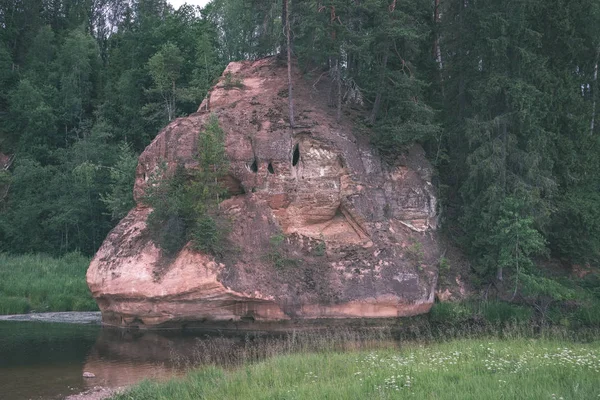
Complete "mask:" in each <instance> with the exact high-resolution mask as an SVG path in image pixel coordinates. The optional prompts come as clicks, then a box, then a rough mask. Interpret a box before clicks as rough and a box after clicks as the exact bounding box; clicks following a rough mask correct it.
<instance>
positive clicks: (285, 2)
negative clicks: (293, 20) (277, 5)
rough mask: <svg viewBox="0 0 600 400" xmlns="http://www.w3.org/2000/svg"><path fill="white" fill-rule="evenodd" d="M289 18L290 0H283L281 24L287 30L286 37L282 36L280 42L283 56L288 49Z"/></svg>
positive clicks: (280, 52) (280, 50)
mask: <svg viewBox="0 0 600 400" xmlns="http://www.w3.org/2000/svg"><path fill="white" fill-rule="evenodd" d="M287 20H288V0H283V4H281V26H282V27H283V28H284V29H285V30H286V31H285V32H286V33H285V37H282V38H281V43H280V44H279V47H280V48H279V54H280V55H281V57H282V58H283V54H284V51H285V50H286V49H287V44H286V41H287V37H288V33H287Z"/></svg>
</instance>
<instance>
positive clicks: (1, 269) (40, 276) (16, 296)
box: [0, 253, 98, 315]
mask: <svg viewBox="0 0 600 400" xmlns="http://www.w3.org/2000/svg"><path fill="white" fill-rule="evenodd" d="M89 263H90V259H89V258H88V257H85V256H83V255H81V254H78V253H71V254H66V255H64V256H63V257H60V258H56V257H51V256H47V255H44V254H33V255H8V254H4V253H0V315H9V314H27V313H30V312H33V313H41V312H59V311H97V310H98V306H97V305H96V302H95V301H94V299H93V298H92V295H91V294H90V291H89V289H88V287H87V283H86V280H85V273H86V271H87V268H88V266H89Z"/></svg>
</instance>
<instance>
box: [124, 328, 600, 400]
mask: <svg viewBox="0 0 600 400" xmlns="http://www.w3.org/2000/svg"><path fill="white" fill-rule="evenodd" d="M599 378H600V342H599V341H594V342H591V343H586V344H575V343H572V342H568V341H562V340H560V341H559V340H540V339H511V340H498V339H494V340H490V339H475V340H473V339H471V340H455V341H450V342H444V343H435V344H412V345H410V346H408V347H405V348H400V349H383V350H374V351H360V352H322V353H304V354H303V353H300V354H292V355H283V356H277V357H274V358H271V359H268V360H266V361H263V362H260V363H257V364H249V365H245V366H242V367H240V368H238V369H234V370H224V369H221V368H217V367H208V368H203V369H199V370H196V371H193V372H190V373H189V374H187V375H186V376H185V377H183V378H178V379H173V380H171V381H168V382H165V383H155V382H149V381H146V382H143V383H141V384H140V385H138V386H136V387H134V388H132V389H130V390H128V391H127V392H125V393H123V394H120V395H117V396H116V397H114V399H115V400H133V399H135V400H150V399H157V400H158V399H161V400H162V399H164V400H166V399H178V400H185V399H190V400H191V399H206V400H209V399H215V400H216V399H219V400H221V399H265V400H266V399H278V400H282V399H356V400H363V399H398V398H415V399H473V400H475V399H477V400H481V399H565V400H566V399H599V398H600V385H598V381H599Z"/></svg>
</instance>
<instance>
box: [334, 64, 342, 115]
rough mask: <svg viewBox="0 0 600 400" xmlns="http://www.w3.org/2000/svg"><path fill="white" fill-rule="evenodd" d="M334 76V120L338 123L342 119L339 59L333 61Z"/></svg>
mask: <svg viewBox="0 0 600 400" xmlns="http://www.w3.org/2000/svg"><path fill="white" fill-rule="evenodd" d="M335 74H336V81H337V85H336V86H337V112H336V115H335V118H336V120H337V122H340V118H342V71H341V70H340V58H339V57H338V58H337V59H336V60H335Z"/></svg>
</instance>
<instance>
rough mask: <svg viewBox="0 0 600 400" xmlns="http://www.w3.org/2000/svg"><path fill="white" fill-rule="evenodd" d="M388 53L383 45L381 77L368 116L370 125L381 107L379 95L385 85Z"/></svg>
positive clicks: (387, 49) (386, 47) (387, 47)
mask: <svg viewBox="0 0 600 400" xmlns="http://www.w3.org/2000/svg"><path fill="white" fill-rule="evenodd" d="M388 52H389V45H388V44H386V45H385V50H384V53H383V62H382V63H381V75H379V87H378V88H377V95H376V96H375V103H373V108H372V109H371V115H369V122H370V123H371V124H374V123H375V120H376V119H377V113H378V112H379V108H380V107H381V95H382V93H383V88H384V85H385V75H386V71H387V62H388Z"/></svg>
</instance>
